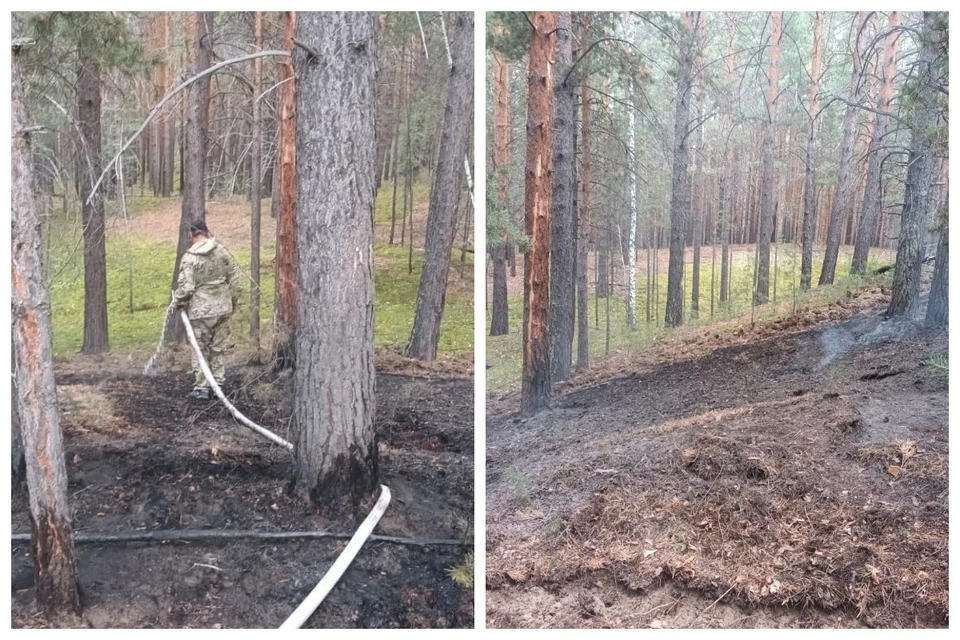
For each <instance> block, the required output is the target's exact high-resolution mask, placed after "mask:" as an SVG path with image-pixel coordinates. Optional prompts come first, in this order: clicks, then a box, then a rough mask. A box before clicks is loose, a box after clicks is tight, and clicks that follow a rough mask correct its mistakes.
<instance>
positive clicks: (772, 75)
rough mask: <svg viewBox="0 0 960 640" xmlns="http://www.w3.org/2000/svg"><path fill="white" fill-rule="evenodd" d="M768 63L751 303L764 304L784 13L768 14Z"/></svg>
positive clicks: (767, 288) (767, 290) (773, 205)
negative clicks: (769, 22) (758, 212)
mask: <svg viewBox="0 0 960 640" xmlns="http://www.w3.org/2000/svg"><path fill="white" fill-rule="evenodd" d="M771 18H772V23H773V27H772V30H771V33H770V64H769V66H768V68H767V78H768V83H767V122H766V126H765V127H764V136H763V187H762V192H761V201H760V236H759V238H757V256H758V263H757V289H756V292H755V294H754V297H753V300H754V302H755V303H756V304H764V303H766V302H767V300H768V299H769V297H770V236H771V235H773V232H774V225H773V218H774V213H775V211H774V210H775V208H776V198H775V194H774V191H775V189H776V185H775V184H774V166H773V160H774V158H773V150H774V138H775V135H776V127H777V95H778V94H779V92H780V36H781V33H782V31H783V12H781V11H774V12H773V13H772V14H771Z"/></svg>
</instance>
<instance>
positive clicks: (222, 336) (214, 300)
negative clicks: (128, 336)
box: [173, 220, 240, 400]
mask: <svg viewBox="0 0 960 640" xmlns="http://www.w3.org/2000/svg"><path fill="white" fill-rule="evenodd" d="M190 243H191V245H190V248H189V249H187V252H186V253H185V254H184V256H183V260H182V261H181V262H180V273H179V275H178V277H177V290H176V291H174V292H173V299H174V304H176V306H177V308H178V309H184V308H185V309H186V310H187V317H189V318H190V324H191V325H192V326H193V331H194V333H195V334H196V336H197V343H198V344H199V345H200V351H201V352H202V353H203V357H204V358H205V359H206V361H207V364H209V365H210V370H211V371H212V372H213V377H214V379H215V380H216V381H217V384H219V385H221V386H222V385H223V382H224V377H225V374H226V368H225V366H224V360H223V358H224V352H225V351H226V348H227V341H228V340H229V339H230V317H231V316H232V315H233V312H234V310H235V309H236V308H237V301H238V300H239V298H240V268H239V267H238V266H237V261H236V260H235V259H234V258H233V256H232V255H230V252H229V251H227V250H226V248H225V247H224V246H223V245H222V244H220V243H219V242H217V239H216V238H212V237H211V236H210V231H209V230H208V229H207V224H206V223H205V222H203V221H202V220H197V221H195V222H191V223H190ZM192 356H193V373H194V387H193V391H191V392H190V394H189V397H191V398H195V399H198V400H209V399H210V385H209V383H208V382H207V380H206V378H205V377H204V375H203V372H202V371H201V370H200V363H199V360H198V358H197V355H196V353H193V354H192Z"/></svg>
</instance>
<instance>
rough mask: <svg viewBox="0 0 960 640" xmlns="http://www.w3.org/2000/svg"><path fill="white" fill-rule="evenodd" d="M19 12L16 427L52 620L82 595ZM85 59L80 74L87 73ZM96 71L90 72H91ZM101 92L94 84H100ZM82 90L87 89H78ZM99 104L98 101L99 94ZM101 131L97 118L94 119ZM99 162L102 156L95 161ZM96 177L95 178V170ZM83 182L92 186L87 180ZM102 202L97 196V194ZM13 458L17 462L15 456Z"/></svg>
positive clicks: (15, 57) (62, 621)
mask: <svg viewBox="0 0 960 640" xmlns="http://www.w3.org/2000/svg"><path fill="white" fill-rule="evenodd" d="M20 28H21V26H20V18H19V16H17V14H14V16H13V53H12V56H11V62H12V65H11V79H12V85H13V87H12V99H11V115H12V130H11V137H12V150H11V156H10V160H11V165H12V170H13V172H12V180H11V194H12V220H11V222H12V231H11V241H12V245H11V247H12V248H11V254H12V255H11V258H12V267H13V270H12V278H11V291H12V301H11V302H12V310H11V311H12V313H11V315H12V324H13V333H12V342H13V351H12V354H11V355H12V360H13V364H14V366H13V374H14V375H13V378H12V388H13V391H14V395H13V404H14V409H13V411H14V414H15V415H16V416H17V420H15V426H18V427H19V430H20V435H21V437H22V443H23V452H24V461H25V466H26V478H27V490H28V493H29V496H30V533H31V536H32V538H31V540H32V551H33V571H34V584H35V586H36V599H37V607H38V608H39V609H40V611H41V613H43V615H44V616H45V617H46V618H47V620H48V621H50V622H51V623H52V624H53V625H55V626H60V625H63V626H75V625H76V623H77V622H79V619H78V616H79V615H80V613H81V609H80V594H79V587H78V582H77V563H76V559H75V556H74V551H73V540H72V539H71V531H70V529H71V526H70V507H69V505H68V503H67V468H66V463H65V461H64V457H63V434H62V433H61V430H60V416H59V414H58V410H57V387H56V382H55V380H54V374H53V339H52V336H51V330H50V299H49V294H48V292H47V286H46V278H45V275H44V268H43V264H42V261H41V253H40V246H41V245H40V233H39V230H40V219H39V217H38V214H37V204H36V200H35V196H34V193H33V185H34V176H33V150H32V148H31V147H32V145H31V140H30V133H29V131H28V130H27V128H28V127H29V126H30V125H32V124H33V123H32V122H30V120H29V116H28V114H27V108H26V100H25V95H24V86H23V78H22V77H21V70H20V55H21V46H20V45H19V43H18V41H17V38H18V36H19V35H20ZM89 71H90V67H89V66H87V67H86V69H85V73H84V75H86V74H87V73H89ZM94 77H95V76H94ZM97 93H98V95H99V89H98V91H97ZM81 95H84V93H83V92H81ZM97 107H99V100H97ZM97 130H98V132H99V121H98V124H97ZM97 164H99V162H98V163H97ZM94 179H96V178H95V177H94ZM83 183H84V184H85V185H87V187H86V189H89V186H90V182H89V181H88V180H84V181H83ZM101 201H102V200H101ZM15 465H16V466H19V464H18V463H17V461H16V460H15Z"/></svg>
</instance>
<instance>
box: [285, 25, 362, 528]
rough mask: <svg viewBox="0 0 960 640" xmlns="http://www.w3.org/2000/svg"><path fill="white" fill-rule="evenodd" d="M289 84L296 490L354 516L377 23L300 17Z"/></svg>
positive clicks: (358, 499)
mask: <svg viewBox="0 0 960 640" xmlns="http://www.w3.org/2000/svg"><path fill="white" fill-rule="evenodd" d="M297 22H298V25H297V40H299V41H300V42H304V43H306V44H307V45H309V47H310V48H311V49H313V50H315V51H317V52H318V54H319V56H320V59H321V60H323V64H318V63H317V61H316V60H313V59H312V57H311V54H309V53H307V52H306V51H304V50H303V49H302V48H299V47H298V48H297V49H296V50H295V51H294V56H293V65H294V69H295V71H296V77H297V103H298V104H297V127H296V134H297V137H296V140H297V144H296V148H297V161H296V162H297V165H296V166H297V169H298V174H297V184H298V194H297V202H299V203H302V204H303V211H302V213H301V215H300V216H299V219H298V220H297V235H298V242H297V246H298V247H299V252H300V253H299V255H300V269H299V272H298V273H299V276H298V281H297V286H298V290H299V295H298V297H297V315H298V322H297V328H298V329H297V337H296V342H297V347H296V367H295V370H294V416H293V417H294V423H295V425H296V432H297V438H296V460H297V486H298V487H299V489H300V491H301V492H302V493H304V494H307V495H309V497H310V498H311V499H312V501H313V502H314V503H315V504H317V505H318V506H319V507H320V508H321V509H322V510H324V511H326V512H329V513H336V514H342V513H343V512H344V511H346V512H347V513H351V514H357V513H359V511H360V509H361V506H362V505H363V503H365V502H367V501H368V500H369V499H370V498H371V497H372V496H373V495H374V493H375V492H376V490H377V488H378V485H379V482H380V478H379V475H380V474H379V467H378V456H377V444H376V431H375V427H374V417H375V370H374V358H373V286H374V285H373V261H372V260H373V254H372V247H373V214H374V194H375V191H376V156H377V147H376V128H375V124H374V123H375V111H376V104H377V82H376V78H377V56H378V49H379V38H378V34H377V31H378V24H379V21H378V19H377V15H376V14H375V13H358V12H349V13H327V12H323V13H320V12H304V13H301V14H299V15H298V17H297Z"/></svg>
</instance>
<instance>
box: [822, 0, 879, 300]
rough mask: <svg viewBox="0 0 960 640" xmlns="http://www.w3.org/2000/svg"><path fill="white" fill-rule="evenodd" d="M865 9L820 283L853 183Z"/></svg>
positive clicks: (830, 272)
mask: <svg viewBox="0 0 960 640" xmlns="http://www.w3.org/2000/svg"><path fill="white" fill-rule="evenodd" d="M866 24H867V12H866V11H859V12H857V17H856V21H855V23H854V26H853V29H854V41H853V72H852V73H851V74H850V87H849V89H848V90H847V101H848V104H847V109H846V111H845V112H844V114H843V139H842V142H841V143H840V168H839V171H838V173H837V188H836V194H835V196H834V200H833V206H831V207H830V222H829V223H828V227H827V245H826V248H825V250H824V254H823V268H822V269H821V270H820V279H819V281H818V284H819V285H820V286H822V285H825V284H833V279H834V276H835V275H836V271H837V258H838V256H839V254H840V234H841V232H842V231H843V222H844V215H845V213H846V211H847V210H848V209H849V208H850V203H851V199H852V193H851V191H852V189H851V187H852V186H853V175H852V174H853V171H852V169H853V167H852V163H853V150H854V144H855V143H856V124H857V114H858V112H859V108H858V107H857V106H856V103H857V102H858V101H859V98H860V89H861V85H862V80H863V78H862V75H863V74H862V68H863V60H862V57H861V54H862V51H861V44H860V43H861V34H862V33H863V31H864V29H865V28H866Z"/></svg>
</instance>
